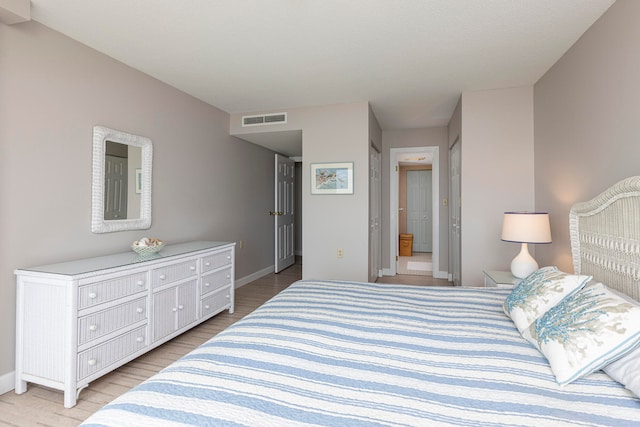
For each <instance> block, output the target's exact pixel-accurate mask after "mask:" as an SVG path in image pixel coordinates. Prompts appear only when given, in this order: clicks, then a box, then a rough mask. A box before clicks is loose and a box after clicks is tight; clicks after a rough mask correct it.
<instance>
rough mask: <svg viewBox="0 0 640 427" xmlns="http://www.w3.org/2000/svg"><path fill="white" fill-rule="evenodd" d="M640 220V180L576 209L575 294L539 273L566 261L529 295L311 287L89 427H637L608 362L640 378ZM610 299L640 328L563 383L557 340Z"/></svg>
mask: <svg viewBox="0 0 640 427" xmlns="http://www.w3.org/2000/svg"><path fill="white" fill-rule="evenodd" d="M639 218H640V177H634V178H629V179H627V180H624V181H622V182H620V183H618V184H616V185H615V186H614V187H612V188H611V189H609V190H607V191H606V192H605V193H603V194H602V195H600V196H598V197H597V198H595V199H593V200H592V201H590V202H586V203H580V204H577V205H575V206H574V207H573V208H572V210H571V214H570V232H571V241H572V253H573V257H574V269H575V272H574V273H572V274H569V273H563V274H565V275H564V276H562V279H561V280H562V283H563V286H564V284H566V283H571V285H566V286H564V287H563V289H565V288H567V289H568V288H571V289H570V290H568V291H566V294H564V295H561V296H558V295H556V293H557V292H556V291H557V289H558V286H556V285H557V283H556V282H553V280H555V279H553V280H546V281H544V280H541V279H539V278H538V277H542V276H544V277H546V278H547V279H548V278H549V277H552V276H553V275H555V276H553V277H557V276H558V275H559V274H560V272H559V271H558V270H557V269H555V270H554V269H553V268H552V267H545V268H543V269H541V270H540V271H539V272H537V274H538V276H536V277H533V278H531V277H529V278H527V279H525V282H526V283H523V284H521V285H519V286H518V287H516V290H514V291H512V290H510V289H504V288H438V287H433V288H430V287H416V286H402V285H382V284H375V283H357V282H344V281H312V280H303V281H299V282H296V283H295V284H293V285H291V286H290V287H289V288H288V289H286V290H284V291H283V292H281V293H280V294H278V295H277V296H275V297H274V298H272V299H271V300H270V301H268V302H266V303H265V304H264V305H263V306H262V307H260V308H259V309H257V310H256V311H255V312H253V313H252V314H250V315H248V316H247V317H245V318H244V319H242V320H240V321H239V322H237V323H235V324H234V325H232V326H231V327H229V328H228V329H226V330H225V331H223V332H221V333H220V334H218V335H217V336H215V337H214V338H212V339H211V340H210V341H208V342H206V343H205V344H203V345H202V346H200V347H198V348H196V349H195V350H193V351H192V352H191V353H189V354H187V355H186V356H184V357H183V358H181V359H180V360H178V361H176V362H175V363H173V364H171V365H170V366H168V367H167V368H165V369H164V370H162V371H161V372H159V373H158V374H156V375H154V376H153V377H151V378H150V379H148V380H147V381H145V382H143V383H142V384H140V385H139V386H137V387H135V388H133V389H131V390H130V391H129V392H127V393H125V394H124V395H122V396H120V397H119V398H117V399H115V400H114V401H113V402H111V403H109V404H108V405H106V406H105V407H104V408H102V409H101V410H100V411H98V412H97V413H95V414H93V415H92V416H91V417H89V418H88V419H87V420H86V421H85V422H84V423H83V426H178V425H192V426H241V425H243V426H244V425H246V426H294V425H320V426H361V425H367V426H369V425H370V426H424V425H429V426H437V425H457V426H476V425H486V426H545V425H553V426H563V425H566V426H598V425H602V426H625V425H638V424H640V398H638V397H637V395H635V394H634V393H633V392H632V391H630V390H629V389H627V388H625V385H623V384H621V382H624V381H625V378H618V381H614V380H613V379H612V377H611V376H610V375H611V374H607V373H605V372H603V371H602V370H601V369H600V368H601V367H603V366H607V368H608V367H609V366H613V365H615V364H621V363H622V362H624V363H626V362H627V361H629V360H630V363H631V364H626V365H624V369H627V370H626V371H625V370H624V369H618V371H622V373H623V376H624V374H626V375H627V378H628V377H629V375H631V376H632V377H633V378H635V377H637V376H638V371H637V370H636V371H632V370H629V369H631V368H633V367H635V368H640V364H637V363H636V364H635V365H634V364H633V363H634V360H635V359H633V357H634V356H636V355H637V354H639V353H640V349H639V348H638V347H637V345H638V343H640V331H636V329H640V321H638V322H635V320H637V319H640V317H638V318H634V317H633V316H637V315H638V313H640V306H638V305H637V303H635V302H634V299H635V300H636V301H637V299H638V298H639V294H640V220H639ZM540 275H542V276H540ZM545 275H546V276H545ZM532 276H533V275H532ZM558 277H559V276H558ZM592 277H593V280H589V279H591V278H592ZM587 278H588V279H587ZM599 281H601V282H604V283H605V285H606V288H605V287H604V286H602V285H600V284H599V283H597V282H599ZM551 282H553V283H555V284H556V285H554V288H553V289H554V292H556V293H554V294H545V295H544V298H543V299H542V300H540V299H538V300H537V302H538V303H537V304H536V305H535V308H536V310H543V312H542V314H539V316H538V317H536V318H535V320H533V321H531V320H530V319H529V320H525V321H524V323H522V321H523V319H526V318H527V316H529V317H531V316H532V315H533V314H532V313H533V312H532V311H531V310H529V311H527V310H528V309H529V308H530V307H529V306H523V305H522V304H520V305H518V301H520V299H522V296H523V289H525V288H526V286H524V285H525V284H527V283H533V284H541V283H551ZM583 282H584V283H583ZM541 286H542V285H541ZM545 286H546V285H545ZM519 288H520V289H519ZM533 288H534V286H533V285H532V286H530V289H533ZM611 288H613V289H614V291H613V293H614V294H615V295H617V296H615V297H611V296H610V294H611V293H610V291H609V290H608V289H611ZM518 289H519V290H518ZM536 289H540V288H536ZM546 289H547V290H548V288H546ZM596 290H597V291H598V292H600V294H603V293H605V292H606V295H607V298H606V301H613V300H614V299H615V301H616V304H617V301H618V299H620V300H622V301H623V302H622V303H620V304H619V305H617V306H616V307H624V310H622V309H620V310H616V312H615V314H614V315H616V316H617V315H620V316H622V315H627V314H628V315H629V316H631V317H630V319H635V320H633V321H629V320H628V319H627V320H625V322H626V323H625V325H627V324H628V326H629V327H626V326H625V328H623V329H624V331H622V332H621V331H619V330H618V331H614V332H615V333H613V332H608V331H607V332H606V334H605V336H604V337H605V338H604V341H606V340H607V339H609V337H611V336H616V337H617V334H618V333H620V334H622V333H624V334H626V335H625V338H621V339H619V340H618V341H616V343H615V344H614V345H613V347H614V348H615V351H613V350H612V351H607V352H606V354H604V355H601V356H598V357H596V359H597V363H596V364H595V365H594V364H587V366H586V367H584V366H583V367H582V368H581V369H579V372H578V374H576V375H575V377H574V376H573V374H571V375H569V377H570V378H567V376H566V375H565V376H564V377H562V376H559V375H558V372H557V371H556V368H557V366H559V365H558V364H557V356H558V355H557V353H554V351H556V350H557V349H555V350H554V349H552V350H553V351H550V350H549V349H548V348H547V346H548V345H549V342H547V341H545V340H544V339H542V340H541V339H540V336H542V335H543V333H542V331H547V332H548V328H547V329H544V327H546V326H548V325H549V319H557V312H558V311H559V307H564V308H566V306H570V305H571V301H583V300H584V299H585V298H586V297H588V296H589V295H593V294H594V293H595V292H596ZM549 295H553V298H556V299H558V298H560V299H558V301H555V302H553V301H551V299H553V298H549V297H548V296H549ZM530 296H531V295H530ZM532 297H533V298H538V297H540V294H539V293H538V294H537V295H533V296H532ZM519 298H520V299H519ZM540 301H544V302H545V303H547V305H549V306H548V307H546V308H541V307H542V305H541V304H539V303H540ZM550 301H551V302H550ZM518 307H520V308H522V307H525V308H527V310H525V309H522V310H520V312H519V311H518ZM598 307H600V306H598ZM565 311H566V310H565ZM582 311H583V312H584V311H585V310H584V309H583V310H582ZM604 311H607V310H604ZM597 312H598V313H600V312H603V309H601V308H600V309H599V310H597ZM622 312H624V313H622ZM518 313H519V314H518ZM554 313H555V315H554V316H555V317H554V316H552V314H554ZM621 313H622V314H621ZM598 315H600V314H598ZM519 316H520V317H519ZM529 321H531V322H532V323H530V324H529V323H528V322H529ZM623 323H624V322H623ZM635 323H637V325H635ZM522 325H524V326H522ZM619 325H620V321H618V322H617V327H618V329H620V328H619ZM636 326H637V328H636ZM634 328H636V329H634ZM583 329H584V328H583ZM553 331H554V332H557V328H556V329H553ZM583 332H584V331H581V333H583ZM544 336H545V337H546V336H547V335H544ZM612 339H613V338H612ZM616 339H617V338H616ZM536 340H537V341H536ZM599 340H600V341H599V342H600V343H601V341H602V339H600V338H599ZM536 346H537V347H536ZM541 351H542V352H541ZM580 352H582V353H584V352H585V351H584V349H580ZM638 360H640V358H638ZM554 362H555V363H554ZM612 362H613V363H612ZM629 366H631V368H629ZM591 370H593V372H590V371H591ZM634 372H635V374H634ZM618 373H620V372H618ZM630 373H631V374H630ZM633 378H632V381H634V379H633ZM619 381H621V382H619ZM627 387H630V385H629V384H627ZM636 391H637V390H636Z"/></svg>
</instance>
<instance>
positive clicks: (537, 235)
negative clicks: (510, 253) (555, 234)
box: [502, 212, 551, 243]
mask: <svg viewBox="0 0 640 427" xmlns="http://www.w3.org/2000/svg"><path fill="white" fill-rule="evenodd" d="M502 240H504V241H506V242H517V243H551V227H550V226H549V214H548V213H545V212H505V213H504V219H503V221H502Z"/></svg>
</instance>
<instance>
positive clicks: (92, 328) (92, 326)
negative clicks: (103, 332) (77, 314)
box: [89, 325, 98, 331]
mask: <svg viewBox="0 0 640 427" xmlns="http://www.w3.org/2000/svg"><path fill="white" fill-rule="evenodd" d="M97 329H98V326H97V325H89V330H90V331H95V330H97Z"/></svg>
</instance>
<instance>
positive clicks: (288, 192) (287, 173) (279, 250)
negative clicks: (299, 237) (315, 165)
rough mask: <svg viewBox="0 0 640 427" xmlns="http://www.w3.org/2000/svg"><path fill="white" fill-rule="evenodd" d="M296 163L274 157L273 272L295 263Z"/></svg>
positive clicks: (277, 155) (280, 157)
mask: <svg viewBox="0 0 640 427" xmlns="http://www.w3.org/2000/svg"><path fill="white" fill-rule="evenodd" d="M295 165H296V163H295V162H294V161H293V160H291V159H288V158H286V157H284V156H281V155H279V154H276V155H275V171H276V173H275V203H274V205H275V206H274V211H273V212H271V214H272V215H273V217H274V218H275V221H274V222H275V272H276V273H278V272H280V271H282V270H284V269H285V268H287V267H289V266H291V265H293V263H294V262H295V235H294V218H295V215H294V208H295V204H294V194H295V193H294V190H295Z"/></svg>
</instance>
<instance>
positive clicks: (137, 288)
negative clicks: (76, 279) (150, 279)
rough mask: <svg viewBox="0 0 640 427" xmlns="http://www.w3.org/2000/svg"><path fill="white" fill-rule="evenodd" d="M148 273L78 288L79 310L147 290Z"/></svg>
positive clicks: (116, 278)
mask: <svg viewBox="0 0 640 427" xmlns="http://www.w3.org/2000/svg"><path fill="white" fill-rule="evenodd" d="M147 289H148V288H147V273H146V272H140V273H136V274H131V275H127V276H120V277H115V278H113V279H109V280H105V281H102V282H95V283H88V284H86V285H82V286H80V287H79V288H78V310H82V309H83V308H89V307H92V306H94V305H97V304H102V303H104V302H108V301H113V300H116V299H119V298H122V297H126V296H128V295H133V294H136V293H138V292H142V291H145V290H147Z"/></svg>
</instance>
